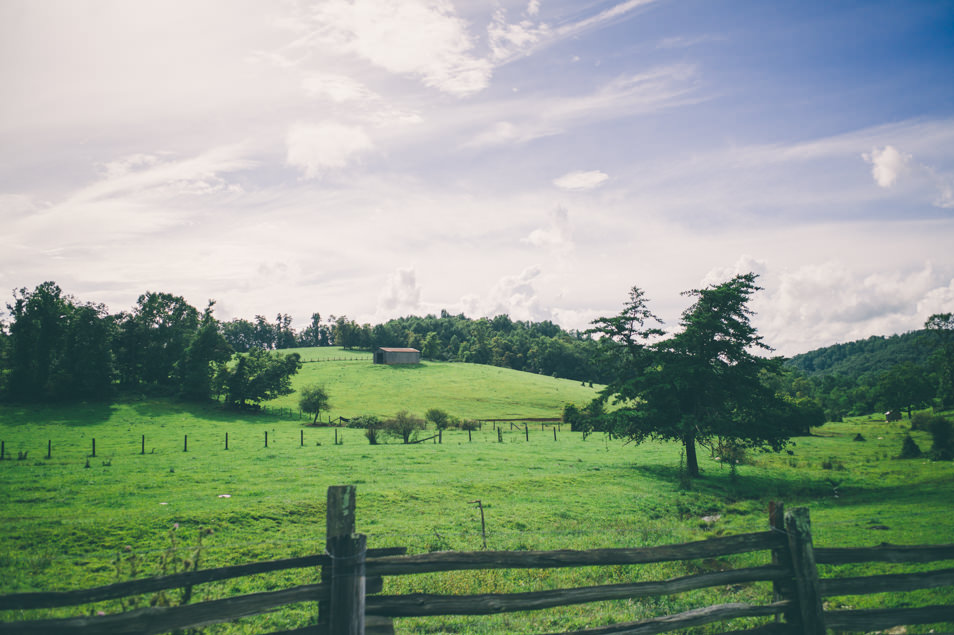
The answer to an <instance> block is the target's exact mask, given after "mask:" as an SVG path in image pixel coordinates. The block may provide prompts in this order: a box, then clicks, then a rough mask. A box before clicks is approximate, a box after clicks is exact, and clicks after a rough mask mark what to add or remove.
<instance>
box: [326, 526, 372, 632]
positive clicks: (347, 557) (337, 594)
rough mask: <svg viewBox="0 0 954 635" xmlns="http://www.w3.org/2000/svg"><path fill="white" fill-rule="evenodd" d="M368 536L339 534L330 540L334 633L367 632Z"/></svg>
mask: <svg viewBox="0 0 954 635" xmlns="http://www.w3.org/2000/svg"><path fill="white" fill-rule="evenodd" d="M366 551H367V536H365V535H363V534H358V535H357V536H337V537H335V538H330V539H329V540H328V553H329V554H330V555H331V597H330V602H331V616H330V618H329V620H328V622H329V624H330V627H331V632H332V633H334V634H335V635H364V603H365V589H364V554H365V552H366Z"/></svg>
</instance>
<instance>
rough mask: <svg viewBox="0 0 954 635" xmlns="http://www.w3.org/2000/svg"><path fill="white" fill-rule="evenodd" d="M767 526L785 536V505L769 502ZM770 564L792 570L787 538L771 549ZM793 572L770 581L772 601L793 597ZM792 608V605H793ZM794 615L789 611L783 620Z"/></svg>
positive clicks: (789, 620)
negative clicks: (783, 577)
mask: <svg viewBox="0 0 954 635" xmlns="http://www.w3.org/2000/svg"><path fill="white" fill-rule="evenodd" d="M769 527H771V528H772V529H771V530H772V531H773V532H774V533H776V534H778V535H779V537H783V536H785V505H784V503H779V502H776V501H772V502H770V503H769ZM772 564H774V565H778V566H781V567H785V568H786V569H788V570H789V571H791V570H792V558H791V555H790V554H789V551H788V540H787V538H786V540H784V541H782V544H780V545H779V546H778V547H776V548H774V549H772ZM793 581H794V573H793V574H792V577H790V578H787V579H785V580H776V581H775V582H773V583H772V601H773V602H779V601H781V600H786V599H790V598H794V597H795V587H794V585H793ZM793 608H794V607H793ZM790 610H791V609H790ZM775 619H776V621H780V620H781V617H780V616H776V617H775ZM795 619H796V618H795V616H794V615H793V614H791V613H789V614H788V615H786V616H785V620H786V621H787V622H789V623H791V622H793V621H794V620H795Z"/></svg>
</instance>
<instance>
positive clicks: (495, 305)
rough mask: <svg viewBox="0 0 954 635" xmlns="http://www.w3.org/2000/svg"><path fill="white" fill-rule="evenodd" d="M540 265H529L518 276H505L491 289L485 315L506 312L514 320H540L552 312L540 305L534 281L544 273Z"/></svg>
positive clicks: (548, 316) (546, 317)
mask: <svg viewBox="0 0 954 635" xmlns="http://www.w3.org/2000/svg"><path fill="white" fill-rule="evenodd" d="M542 273H543V272H542V270H541V269H540V266H539V265H532V266H530V267H527V268H526V269H524V270H523V271H521V272H520V274H519V275H516V276H504V277H503V278H501V279H500V280H499V281H498V282H497V284H496V285H494V287H493V289H491V291H490V297H489V302H488V303H487V305H486V310H485V311H484V312H483V313H484V315H499V314H501V313H506V314H507V315H509V316H510V317H511V318H512V319H514V320H533V321H540V320H546V319H549V318H550V312H549V311H548V310H546V309H544V308H543V307H542V306H541V305H540V300H539V298H538V297H537V291H536V289H535V288H534V281H535V280H537V279H538V278H539V277H540V275H541V274H542Z"/></svg>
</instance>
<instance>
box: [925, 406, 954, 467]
mask: <svg viewBox="0 0 954 635" xmlns="http://www.w3.org/2000/svg"><path fill="white" fill-rule="evenodd" d="M928 425H929V427H928V432H930V433H931V439H932V441H933V445H932V446H931V453H932V455H933V458H934V459H935V460H938V461H950V460H951V459H954V427H952V426H951V422H950V421H948V420H947V419H945V418H944V417H940V416H934V417H932V418H931V422H930V424H928Z"/></svg>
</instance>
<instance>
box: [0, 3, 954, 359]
mask: <svg viewBox="0 0 954 635" xmlns="http://www.w3.org/2000/svg"><path fill="white" fill-rule="evenodd" d="M0 222H2V224H0V298H2V299H3V302H2V304H3V305H5V304H6V303H8V302H10V301H11V300H12V298H13V290H14V289H19V288H23V287H25V288H27V289H32V288H34V287H35V286H36V285H38V284H40V283H41V282H44V281H47V280H53V281H55V282H56V283H58V284H59V285H60V287H62V289H63V290H64V292H66V293H69V294H72V295H73V296H75V298H76V299H77V300H79V301H84V302H85V301H91V302H103V303H105V304H106V305H107V306H108V307H109V309H110V310H111V311H113V312H118V311H122V310H129V309H131V308H132V307H133V305H134V304H135V302H136V299H137V298H138V296H139V295H140V294H142V293H144V292H146V291H154V292H168V293H173V294H176V295H182V296H184V297H185V298H186V299H187V300H188V301H189V302H190V303H192V304H193V305H194V306H196V307H198V308H200V309H201V308H204V307H205V305H206V303H207V302H208V300H210V299H214V300H215V301H216V304H215V310H216V316H217V317H219V319H222V320H228V319H232V318H239V317H240V318H246V319H252V318H253V317H254V316H255V315H258V314H261V315H265V316H266V317H268V318H269V319H274V317H275V315H276V314H277V313H279V312H281V313H286V314H290V315H291V316H292V317H293V319H294V325H295V326H296V327H299V328H300V327H303V326H304V325H305V324H306V323H307V322H308V320H309V319H310V316H311V315H312V313H315V312H318V313H321V315H322V316H323V317H326V318H327V317H329V316H331V315H338V316H340V315H347V316H348V317H350V318H352V319H355V320H356V321H358V322H359V323H365V322H367V323H372V324H374V323H378V322H382V321H385V320H387V319H390V318H392V317H399V316H405V315H424V314H428V313H435V314H436V313H439V312H440V311H441V310H447V311H449V312H451V313H454V314H456V313H464V314H466V315H468V316H470V317H474V318H476V317H479V316H485V315H486V316H492V315H496V314H499V313H507V314H509V315H510V316H511V317H512V318H513V319H519V320H533V321H540V320H551V321H554V322H556V323H558V324H560V325H561V326H563V327H565V328H568V329H581V330H582V329H585V328H586V327H587V326H588V325H589V323H590V321H592V320H593V319H595V318H596V317H598V316H605V315H613V314H615V313H618V312H619V311H620V309H621V308H622V305H623V303H624V302H625V301H626V299H627V295H628V292H629V290H630V289H631V288H632V287H633V286H638V287H640V288H641V289H643V290H644V291H645V293H646V296H647V297H648V298H649V302H650V308H651V309H652V310H653V311H654V312H655V313H656V314H657V315H659V317H660V318H662V319H663V320H664V322H665V324H666V326H667V327H668V328H677V327H678V321H679V316H680V313H681V311H683V310H684V309H685V308H686V307H687V305H688V303H689V302H690V301H691V298H689V297H687V296H684V295H682V292H683V291H686V290H690V289H697V288H700V287H704V286H706V285H709V284H715V283H718V282H721V281H724V280H726V279H728V278H730V277H731V276H733V275H735V274H738V273H745V272H748V271H753V272H755V273H757V274H759V284H760V285H761V286H762V287H763V290H762V291H760V292H759V293H758V294H757V296H756V297H755V298H754V299H753V301H752V305H751V306H752V308H753V309H754V310H755V312H756V314H755V316H754V318H753V321H754V323H755V325H756V326H757V327H758V328H759V332H760V333H761V335H762V336H763V337H764V340H765V342H766V343H767V344H769V345H770V346H772V347H774V348H775V350H776V351H777V353H779V354H783V355H793V354H797V353H800V352H805V351H808V350H811V349H814V348H817V347H821V346H827V345H830V344H833V343H836V342H845V341H851V340H854V339H859V338H864V337H868V336H871V335H890V334H893V333H900V332H906V331H910V330H914V329H918V328H921V327H922V326H923V324H924V321H925V320H926V319H927V317H928V316H929V315H931V314H933V313H938V312H950V311H954V2H952V1H945V0H930V1H920V0H904V1H888V2H886V1H879V0H866V1H863V2H854V1H851V0H839V1H836V2H831V1H829V0H824V1H815V0H802V1H799V2H794V1H787V0H780V1H773V2H764V1H763V0H725V1H720V0H681V1H680V0H602V1H598V0H529V1H528V0H519V1H513V2H511V1H510V0H489V1H488V0H481V1H476V0H393V1H392V0H319V1H317V2H306V1H280V2H279V1H275V2H272V1H269V2H266V1H264V0H255V1H252V0H185V1H180V0H162V1H161V2H160V1H145V0H136V1H130V0H116V1H109V0H96V1H93V0H44V1H43V2H36V1H33V0H0Z"/></svg>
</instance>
